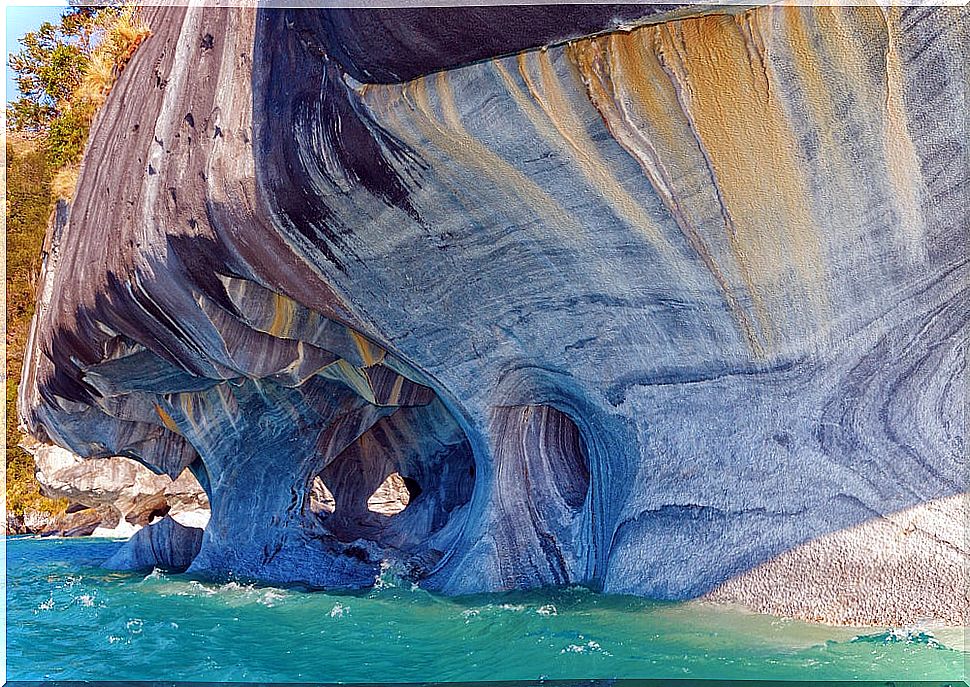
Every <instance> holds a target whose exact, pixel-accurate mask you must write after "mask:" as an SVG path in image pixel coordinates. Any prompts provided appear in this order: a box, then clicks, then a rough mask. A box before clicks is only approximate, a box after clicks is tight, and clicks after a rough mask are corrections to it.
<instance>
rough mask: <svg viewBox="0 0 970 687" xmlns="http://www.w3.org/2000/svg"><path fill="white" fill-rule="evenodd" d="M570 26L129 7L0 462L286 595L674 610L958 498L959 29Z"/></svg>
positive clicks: (962, 211)
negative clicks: (191, 539)
mask: <svg viewBox="0 0 970 687" xmlns="http://www.w3.org/2000/svg"><path fill="white" fill-rule="evenodd" d="M599 7H601V9H597V7H594V6H590V7H587V8H580V9H574V10H569V12H573V14H569V13H568V12H566V11H565V10H562V9H560V10H550V12H552V13H553V14H551V15H549V16H550V17H552V19H554V20H555V21H552V20H550V21H546V20H542V21H539V20H536V21H535V22H533V23H534V27H532V29H530V28H528V26H526V27H524V28H523V27H522V24H521V23H515V26H516V27H520V28H516V29H515V30H514V31H512V30H508V31H506V30H505V29H501V30H496V27H497V26H499V27H500V26H501V17H502V16H503V15H502V12H505V11H507V10H491V12H493V15H491V21H490V22H488V23H482V22H478V23H475V22H468V21H465V22H464V23H463V19H468V16H467V15H463V14H462V12H463V10H450V11H448V12H443V11H441V10H432V9H425V10H408V11H406V12H403V13H401V14H398V15H394V14H393V11H374V12H373V13H368V12H365V11H344V10H333V11H326V10H320V11H305V10H269V9H264V10H259V11H257V10H253V9H244V8H237V9H226V8H200V7H192V8H188V9H186V8H160V9H156V10H152V11H151V12H148V13H147V14H148V21H149V23H150V25H151V27H152V31H153V35H152V37H151V38H150V39H148V40H147V41H145V43H144V45H143V47H141V48H140V49H139V52H138V53H137V54H136V56H135V57H134V58H133V60H132V61H131V63H130V65H129V66H128V68H126V70H125V72H124V73H123V74H122V75H121V78H120V79H119V81H118V84H117V85H116V87H115V89H114V91H113V92H112V95H111V97H110V98H109V99H108V102H107V103H106V105H105V107H104V109H103V110H102V112H101V114H100V115H99V118H98V121H97V122H96V125H95V127H94V131H93V134H92V140H91V142H90V144H89V147H88V151H87V154H86V157H85V164H84V168H83V170H82V175H81V180H80V184H79V187H78V193H77V198H76V200H75V202H74V204H73V207H72V208H71V210H70V215H69V217H65V218H64V219H63V221H62V222H60V223H58V224H57V226H56V227H55V229H54V235H53V236H52V237H51V240H50V246H51V248H50V251H49V255H48V256H47V259H46V263H45V274H44V276H43V282H44V288H43V289H42V295H41V303H40V308H39V314H38V317H37V319H36V321H35V326H34V330H33V333H32V339H31V342H32V350H31V352H30V355H29V357H28V360H27V361H26V366H27V370H26V374H25V383H24V385H23V388H22V395H21V409H22V413H23V416H24V421H25V423H26V424H27V425H28V427H29V429H30V430H31V431H32V432H33V433H35V434H36V435H38V436H39V437H40V438H42V439H49V440H51V441H55V442H57V443H59V444H61V445H64V446H67V447H70V448H71V449H72V450H74V451H76V452H78V453H79V454H81V455H84V456H90V457H97V456H102V455H110V454H118V455H125V456H129V457H132V458H135V459H136V460H139V461H141V462H143V463H144V464H146V465H148V466H149V467H151V468H152V469H154V470H156V471H158V472H167V473H168V474H169V475H172V476H175V475H177V474H179V472H181V471H182V470H183V469H185V468H188V469H190V470H191V471H192V472H193V473H194V474H195V475H196V476H197V477H198V478H199V481H200V483H201V484H202V485H203V487H204V488H205V489H206V491H207V493H208V495H209V498H210V502H211V507H212V519H211V521H210V524H209V525H208V527H207V528H206V530H205V534H204V536H203V540H202V544H201V548H200V551H199V553H198V555H197V556H196V557H195V558H194V560H193V562H192V566H191V568H190V570H192V571H194V572H200V573H201V572H207V573H212V574H225V573H229V572H231V573H233V574H236V575H241V576H250V577H256V578H260V579H266V580H273V581H284V582H293V581H300V582H304V583H307V584H311V585H321V586H350V587H359V586H366V585H368V584H371V583H372V582H373V579H374V576H375V574H376V573H377V572H378V570H379V566H380V564H381V562H382V561H385V560H396V561H400V562H401V563H402V565H404V566H405V567H406V570H407V571H408V574H410V575H412V576H413V577H415V578H416V579H418V580H419V581H420V583H421V584H422V585H424V586H426V587H428V588H431V589H437V590H442V591H445V592H450V593H458V592H473V591H481V590H490V589H507V588H521V587H530V586H537V585H544V584H576V583H578V584H587V585H590V586H593V587H595V588H598V589H603V590H606V591H609V592H623V593H633V594H640V595H647V596H654V597H661V598H687V597H695V596H700V595H703V594H706V593H708V592H711V590H713V589H715V588H716V587H718V585H721V584H723V583H725V582H726V581H727V580H729V579H731V578H734V577H736V576H738V575H741V574H743V573H744V572H745V571H748V570H751V569H752V568H755V567H756V566H758V565H759V564H761V563H763V562H765V561H768V560H770V559H772V558H773V557H776V556H778V555H780V554H782V553H783V552H785V551H789V550H792V549H794V548H795V547H798V546H799V545H802V544H804V543H805V542H809V541H811V540H813V539H816V538H818V537H820V536H823V535H825V534H827V533H831V532H836V531H840V530H844V529H846V528H851V527H853V526H856V525H859V524H860V523H864V522H865V521H868V520H871V519H873V518H877V517H879V516H882V515H885V514H889V513H893V512H896V511H900V510H903V509H906V508H911V507H914V506H918V505H919V504H922V503H925V502H928V501H932V500H934V499H941V498H944V497H950V496H953V495H957V494H962V493H964V492H965V491H966V486H967V485H966V468H967V463H966V431H965V430H966V415H965V408H966V405H965V399H966V393H967V388H966V384H965V364H966V355H967V333H968V328H967V302H968V301H967V293H966V292H967V276H968V272H967V258H968V253H967V246H968V238H970V235H968V234H970V191H968V188H970V186H968V178H967V177H968V172H970V164H968V154H970V152H968V146H967V141H968V140H970V136H968V134H970V131H968V123H967V118H966V102H967V100H966V98H967V88H968V86H967V84H968V80H967V74H968V60H967V46H968V45H970V41H968V30H970V22H968V13H967V10H966V9H965V8H945V7H932V8H931V7H921V8H906V9H901V8H893V9H881V8H876V7H873V8H863V7H856V8H792V7H789V8H758V9H749V10H746V11H740V10H731V11H720V12H707V13H702V12H698V11H695V10H694V9H693V8H690V7H685V8H680V9H675V8H671V7H660V6H652V7H641V8H636V7H635V6H626V7H625V8H624V9H623V11H622V12H618V10H616V8H609V7H605V9H604V8H602V6H599ZM555 12H566V13H565V14H562V15H561V16H553V15H554V14H555ZM618 22H626V23H625V24H622V25H621V24H620V23H618ZM457 26H464V27H468V26H476V27H479V28H476V29H474V31H478V32H480V33H481V36H479V37H478V38H479V40H476V37H475V35H471V36H467V37H466V38H465V39H464V41H463V42H459V41H457V40H456V39H455V37H454V36H455V31H456V30H457V29H456V27H457ZM509 26H512V23H509ZM583 34H588V35H589V36H590V37H588V38H579V37H578V36H580V35H583ZM400 46H404V47H403V48H401V47H400ZM456 46H457V47H456ZM467 46H475V47H474V48H469V47H467ZM392 47H393V49H390V48H392ZM391 472H398V473H399V474H400V475H402V476H403V478H404V479H405V480H410V482H409V484H411V485H412V487H410V488H409V490H410V489H412V488H413V493H412V498H411V500H410V504H409V506H408V508H407V509H405V511H404V512H403V513H401V514H399V515H396V516H393V517H391V518H389V519H386V520H380V519H376V520H375V519H374V518H371V517H370V516H365V514H364V510H365V509H364V508H363V507H362V504H364V503H366V499H367V496H368V492H369V491H370V490H371V487H374V486H376V485H379V484H380V482H381V481H382V480H383V479H384V478H385V477H387V475H388V474H390V473H391ZM318 477H319V479H322V480H323V482H324V483H326V484H327V486H328V488H330V489H331V491H332V492H333V496H334V500H335V504H336V508H335V510H334V512H333V513H327V512H324V511H321V510H320V509H318V508H311V507H310V500H311V499H310V498H309V493H310V491H311V485H312V484H313V483H314V480H316V479H318ZM328 480H329V481H328ZM965 553H966V552H965V551H964V552H963V553H962V554H961V556H962V557H961V558H960V559H959V560H961V561H964V560H965ZM937 564H938V565H940V566H947V570H946V572H947V574H946V575H942V574H941V575H940V576H939V579H946V580H954V579H959V578H960V577H961V576H962V575H963V571H961V573H960V575H957V576H954V575H953V574H952V569H951V568H950V567H949V566H951V565H952V561H949V560H947V561H942V560H941V561H938V563H932V562H931V565H937ZM859 565H860V566H862V567H861V568H860V570H859V574H860V575H862V576H865V575H866V574H875V573H873V572H872V570H869V571H868V572H867V569H866V568H865V561H864V560H863V561H861V562H860V563H859ZM875 569H876V568H873V570H875ZM947 584H949V583H947ZM899 589H901V590H902V591H901V592H900V593H905V584H903V585H902V586H901V587H899ZM948 591H952V590H949V588H946V589H943V590H941V592H940V593H948ZM954 596H956V595H954Z"/></svg>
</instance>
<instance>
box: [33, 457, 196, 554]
mask: <svg viewBox="0 0 970 687" xmlns="http://www.w3.org/2000/svg"><path fill="white" fill-rule="evenodd" d="M23 447H24V449H25V450H27V451H29V452H30V453H31V455H32V456H33V458H34V464H35V466H36V473H35V474H36V478H37V481H38V483H39V484H40V488H41V492H42V493H44V494H45V495H47V496H50V497H52V498H65V499H68V501H70V502H71V503H72V504H75V505H74V506H73V507H72V508H73V510H74V511H75V512H77V513H80V512H81V510H82V509H81V508H79V507H78V506H84V507H86V508H87V509H90V510H91V512H90V513H86V514H85V515H84V516H80V517H81V518H83V519H84V522H74V521H77V520H78V519H79V518H78V516H74V517H73V518H67V519H65V518H61V519H59V520H57V521H53V522H51V523H47V524H45V525H44V526H43V527H42V528H41V529H42V530H43V531H48V532H51V531H56V532H58V533H61V534H64V535H67V536H71V535H72V534H95V535H96V536H115V537H123V536H131V534H133V533H134V532H136V531H137V530H138V529H139V528H141V527H143V526H145V525H147V524H149V523H150V522H153V521H154V520H157V519H160V518H161V517H163V516H164V515H166V514H169V515H171V516H172V517H174V518H175V519H176V520H179V521H182V522H183V524H193V525H195V526H197V527H200V526H203V527H204V524H205V522H206V520H207V514H208V509H209V503H208V498H207V497H206V495H205V492H204V491H203V489H202V487H201V486H200V485H199V483H198V480H196V479H195V478H194V477H193V476H192V474H191V473H190V472H188V471H186V472H185V473H183V474H182V475H179V477H178V478H177V479H176V480H172V478H171V477H169V476H168V475H164V474H163V475H158V474H155V473H153V472H152V471H151V470H149V469H148V468H147V467H145V466H144V465H141V464H139V463H137V462H136V461H134V460H131V459H129V458H122V457H120V456H112V457H108V458H101V459H98V460H83V459H82V458H81V457H80V456H78V455H76V454H74V453H72V452H71V451H68V450H66V449H64V448H62V447H60V446H57V445H53V444H41V443H39V442H36V441H31V440H29V439H28V440H26V441H25V442H24V444H23ZM68 510H69V513H68V515H72V513H71V511H72V509H71V508H69V509H68ZM95 514H97V515H95ZM89 522H90V523H91V524H92V526H91V527H88V524H89ZM200 523H201V524H200Z"/></svg>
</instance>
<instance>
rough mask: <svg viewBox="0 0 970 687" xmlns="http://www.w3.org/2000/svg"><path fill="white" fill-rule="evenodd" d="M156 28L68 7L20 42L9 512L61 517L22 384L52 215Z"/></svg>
mask: <svg viewBox="0 0 970 687" xmlns="http://www.w3.org/2000/svg"><path fill="white" fill-rule="evenodd" d="M148 35H149V31H148V28H147V27H146V26H144V24H142V23H141V22H140V20H139V19H138V18H137V16H136V13H135V11H134V9H133V8H132V7H128V6H111V7H70V8H68V9H67V10H66V11H65V12H64V15H63V17H62V18H61V21H60V22H59V23H57V24H52V23H50V22H45V23H44V24H42V25H41V26H40V28H39V29H38V30H37V31H34V32H31V33H28V34H27V35H25V36H24V37H23V38H21V39H20V44H21V46H22V47H21V50H20V52H18V53H16V54H13V55H11V56H10V67H11V69H12V70H13V71H14V73H15V74H16V83H17V88H18V90H19V91H20V93H21V95H20V97H19V98H17V99H16V100H15V101H13V102H12V103H11V104H10V106H9V107H8V108H7V146H6V154H7V158H6V173H7V205H6V213H7V214H6V219H7V301H6V304H7V370H6V371H7V407H6V412H7V433H6V441H7V445H6V458H7V463H6V476H7V512H8V514H14V515H18V516H22V515H24V513H26V512H29V511H38V512H41V513H57V512H59V511H61V510H63V509H64V507H65V505H66V503H64V502H63V501H62V500H61V501H51V500H49V499H46V498H45V497H43V496H42V495H41V494H40V490H39V486H38V484H37V481H36V479H35V477H34V463H33V460H32V458H31V456H30V454H28V453H27V452H26V451H24V450H23V449H22V448H20V446H18V444H19V443H20V440H21V434H20V431H19V429H18V421H17V408H16V405H17V387H18V385H19V383H20V371H21V367H22V364H23V356H24V349H25V346H26V343H27V335H28V331H29V328H30V321H31V318H32V317H33V314H34V303H35V301H36V285H37V277H38V272H39V270H40V263H41V248H42V246H43V242H44V234H45V232H46V228H47V223H48V218H49V217H50V215H51V212H52V211H53V209H54V203H55V202H56V200H57V199H58V198H65V199H70V197H71V196H72V195H73V192H74V186H75V183H76V181H77V174H78V170H79V169H80V161H81V154H82V152H83V150H84V145H85V143H86V142H87V139H88V132H89V130H90V127H91V122H92V121H93V120H94V116H95V114H96V113H97V110H98V108H99V107H100V106H101V104H102V103H103V102H104V100H105V98H106V97H107V95H108V93H109V92H110V90H111V87H112V85H114V82H115V80H116V79H117V78H118V75H119V74H120V72H121V70H122V69H123V68H124V66H125V64H127V62H128V60H129V59H130V58H131V56H132V54H133V53H134V51H135V50H136V49H137V47H138V45H139V44H140V43H141V41H142V40H144V39H145V37H147V36H148Z"/></svg>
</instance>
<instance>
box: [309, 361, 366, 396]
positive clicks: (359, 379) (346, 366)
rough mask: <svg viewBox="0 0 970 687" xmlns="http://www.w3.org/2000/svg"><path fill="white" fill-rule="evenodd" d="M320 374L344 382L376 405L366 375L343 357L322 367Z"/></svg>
mask: <svg viewBox="0 0 970 687" xmlns="http://www.w3.org/2000/svg"><path fill="white" fill-rule="evenodd" d="M320 376H321V377H326V378H327V379H333V380H335V381H338V382H344V383H345V384H347V385H348V386H349V387H350V388H351V389H353V390H354V391H355V392H356V393H357V394H358V395H359V396H361V397H362V398H364V399H365V400H367V401H368V402H369V403H374V404H375V405H376V401H375V399H374V392H373V391H372V390H371V388H370V383H369V382H368V381H367V377H366V376H365V375H364V374H363V373H362V372H361V371H360V370H358V369H357V368H356V367H354V366H353V365H351V364H350V363H349V362H347V361H346V360H344V359H343V358H341V359H340V360H338V361H337V362H336V363H334V364H333V365H328V366H327V367H326V368H324V369H323V371H322V372H320Z"/></svg>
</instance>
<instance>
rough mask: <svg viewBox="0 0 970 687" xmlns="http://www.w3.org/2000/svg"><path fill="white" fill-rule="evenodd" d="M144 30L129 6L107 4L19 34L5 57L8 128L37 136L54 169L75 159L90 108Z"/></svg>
mask: <svg viewBox="0 0 970 687" xmlns="http://www.w3.org/2000/svg"><path fill="white" fill-rule="evenodd" d="M148 34H149V31H148V29H147V27H145V26H143V25H141V24H140V23H138V22H137V21H136V20H135V19H134V10H133V9H132V8H131V7H124V6H119V5H111V6H107V7H83V6H74V7H70V8H68V9H67V10H66V11H65V12H64V15H63V16H62V17H61V21H60V23H58V24H52V23H50V22H45V23H44V24H42V25H41V27H40V28H39V29H38V30H37V31H32V32H30V33H28V34H27V35H25V36H24V37H23V38H21V39H20V44H21V46H22V48H21V50H20V51H19V52H18V53H16V54H14V55H11V56H10V68H11V70H13V72H14V74H15V75H16V77H15V81H16V84H17V88H18V89H19V90H20V93H21V95H20V97H19V98H17V100H15V101H14V102H12V103H11V104H10V106H9V107H8V108H7V126H8V128H10V129H12V130H13V131H19V132H23V133H27V134H33V135H39V136H42V137H43V138H44V139H45V148H46V150H47V155H48V158H49V161H50V164H51V166H52V167H53V168H55V169H58V168H61V167H64V166H65V165H70V164H72V163H75V162H77V161H78V160H79V159H80V157H81V153H82V152H83V150H84V144H85V142H86V141H87V136H88V127H89V126H90V123H91V119H92V118H93V116H94V112H95V110H96V109H97V108H98V107H99V106H100V105H101V103H102V102H103V100H104V97H105V95H106V94H107V92H108V91H109V90H110V88H111V85H112V84H113V81H114V79H115V78H116V77H117V75H118V73H119V72H120V71H121V69H123V68H124V65H125V63H126V62H127V61H128V59H129V58H130V57H131V55H132V53H133V52H134V50H135V49H136V48H137V47H138V45H139V44H140V43H141V41H142V40H143V39H144V38H145V37H146V36H147V35H148Z"/></svg>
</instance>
